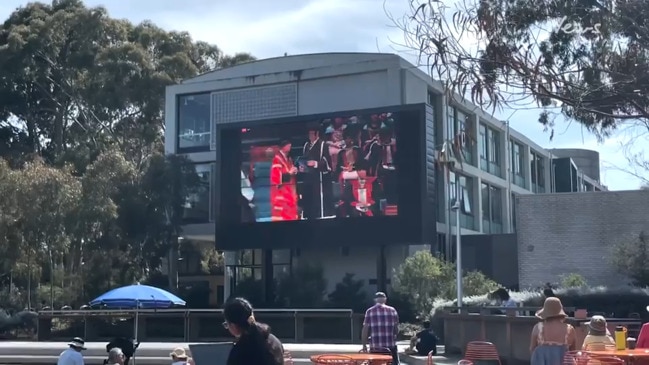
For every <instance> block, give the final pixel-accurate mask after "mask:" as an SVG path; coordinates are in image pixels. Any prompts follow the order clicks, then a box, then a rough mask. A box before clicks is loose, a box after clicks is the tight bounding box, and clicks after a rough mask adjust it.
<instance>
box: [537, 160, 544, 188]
mask: <svg viewBox="0 0 649 365" xmlns="http://www.w3.org/2000/svg"><path fill="white" fill-rule="evenodd" d="M544 162H545V161H543V156H541V155H536V166H537V167H536V173H537V175H536V176H537V181H538V182H537V184H538V185H539V186H541V187H545V166H544Z"/></svg>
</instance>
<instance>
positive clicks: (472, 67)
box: [395, 0, 649, 137]
mask: <svg viewBox="0 0 649 365" xmlns="http://www.w3.org/2000/svg"><path fill="white" fill-rule="evenodd" d="M410 4H411V7H410V9H411V11H410V13H408V14H406V16H405V17H404V18H403V19H396V20H395V21H396V22H397V23H398V26H400V27H401V28H402V29H403V30H404V32H405V34H406V38H407V43H408V45H409V46H411V47H413V48H416V49H417V50H418V51H420V52H421V56H423V58H424V61H427V62H428V63H429V64H430V66H431V70H432V73H433V77H435V78H439V79H441V80H443V81H444V82H446V84H447V86H448V87H449V89H450V90H453V91H456V92H459V93H460V94H461V95H463V96H469V97H470V98H471V99H472V100H473V101H474V102H475V103H477V104H479V105H482V106H485V107H486V106H490V107H499V106H509V107H512V108H515V109H516V108H521V107H522V105H521V103H522V100H523V99H524V98H526V97H527V96H529V95H531V96H533V97H534V99H535V101H536V103H538V105H540V106H541V107H543V108H545V111H544V112H543V113H542V114H541V117H540V122H541V123H543V124H545V125H546V126H552V124H553V120H554V119H553V116H554V115H555V114H554V113H553V110H555V109H556V108H557V107H558V108H560V110H561V112H562V113H563V114H564V115H565V116H567V117H569V118H572V119H574V120H576V121H578V122H579V123H581V124H583V125H584V126H585V127H587V128H588V129H589V130H590V131H592V132H595V133H596V134H597V135H598V136H599V137H604V136H607V135H608V134H610V133H611V131H612V130H614V129H615V128H616V127H617V126H619V125H620V124H621V123H625V122H631V121H632V122H635V123H637V122H638V121H639V123H640V125H641V126H642V127H644V128H646V129H647V130H649V98H647V95H649V82H648V80H649V79H648V78H649V76H648V75H649V73H648V72H647V71H648V70H649V60H648V53H647V52H648V51H647V50H648V49H649V26H648V23H647V22H648V20H647V19H649V17H648V16H649V3H648V2H646V1H643V0H538V1H518V0H464V1H460V2H457V1H451V0H448V1H433V0H423V1H422V0H411V1H410Z"/></svg>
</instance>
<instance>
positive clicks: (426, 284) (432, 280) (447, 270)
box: [393, 251, 498, 317]
mask: <svg viewBox="0 0 649 365" xmlns="http://www.w3.org/2000/svg"><path fill="white" fill-rule="evenodd" d="M463 284H464V293H465V295H467V296H471V295H477V294H486V293H489V292H490V291H492V290H494V289H496V288H497V287H498V284H496V283H495V282H494V281H493V280H490V279H489V278H487V277H486V276H484V275H483V274H481V273H479V272H469V273H466V274H465V275H464V277H463ZM393 287H394V290H395V292H397V293H398V294H401V295H403V296H408V297H409V298H410V300H411V302H412V306H413V309H414V310H415V312H416V313H417V314H418V316H420V317H421V316H427V315H428V313H429V312H430V308H431V307H432V306H433V301H434V300H435V299H436V298H449V297H453V296H455V291H456V286H455V266H454V264H452V263H448V262H445V261H442V260H440V259H438V258H437V257H435V256H433V255H432V254H431V253H430V252H428V251H419V252H416V253H415V254H414V255H412V256H410V257H408V258H407V259H406V260H405V261H404V262H403V264H401V266H399V268H398V269H397V270H396V272H395V275H394V286H393Z"/></svg>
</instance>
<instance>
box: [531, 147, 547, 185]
mask: <svg viewBox="0 0 649 365" xmlns="http://www.w3.org/2000/svg"><path fill="white" fill-rule="evenodd" d="M544 164H545V161H544V160H543V156H541V155H540V154H538V153H536V152H531V153H530V172H531V175H532V191H533V192H535V193H544V192H545V166H544Z"/></svg>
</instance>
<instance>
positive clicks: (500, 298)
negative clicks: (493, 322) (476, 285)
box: [491, 288, 518, 307]
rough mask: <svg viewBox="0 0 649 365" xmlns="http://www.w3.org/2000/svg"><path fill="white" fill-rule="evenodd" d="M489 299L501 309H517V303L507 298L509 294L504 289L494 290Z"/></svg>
mask: <svg viewBox="0 0 649 365" xmlns="http://www.w3.org/2000/svg"><path fill="white" fill-rule="evenodd" d="M491 297H492V298H494V299H495V300H496V301H497V302H498V304H500V306H502V307H518V303H517V302H516V301H515V300H513V299H512V298H511V297H510V296H509V292H508V291H507V289H505V288H498V289H496V291H494V292H493V293H491Z"/></svg>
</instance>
